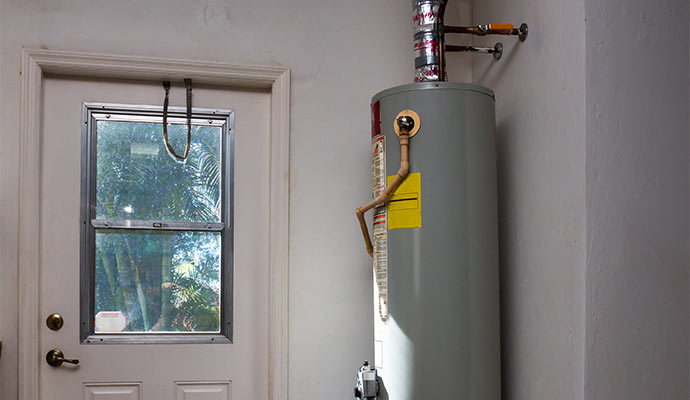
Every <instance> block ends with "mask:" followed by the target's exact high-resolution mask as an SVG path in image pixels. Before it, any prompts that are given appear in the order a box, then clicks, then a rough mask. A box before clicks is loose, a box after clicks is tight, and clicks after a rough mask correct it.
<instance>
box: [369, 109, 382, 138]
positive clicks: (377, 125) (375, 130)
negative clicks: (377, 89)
mask: <svg viewBox="0 0 690 400" xmlns="http://www.w3.org/2000/svg"><path fill="white" fill-rule="evenodd" d="M380 134H381V102H380V101H377V102H376V103H374V104H372V105H371V137H374V136H377V135H380Z"/></svg>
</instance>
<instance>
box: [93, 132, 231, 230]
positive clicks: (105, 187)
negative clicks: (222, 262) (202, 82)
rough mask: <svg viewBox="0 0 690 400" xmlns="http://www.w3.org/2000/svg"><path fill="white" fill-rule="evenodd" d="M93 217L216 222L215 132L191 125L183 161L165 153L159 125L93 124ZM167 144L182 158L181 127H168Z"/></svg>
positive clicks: (217, 140)
mask: <svg viewBox="0 0 690 400" xmlns="http://www.w3.org/2000/svg"><path fill="white" fill-rule="evenodd" d="M96 129H97V141H96V143H97V150H96V155H97V165H96V218H98V219H113V220H163V221H200V222H219V221H220V215H221V207H220V197H221V196H220V192H221V181H220V167H221V162H220V160H221V131H222V129H221V127H218V126H198V125H196V126H193V127H192V142H191V148H190V152H189V158H188V159H187V161H186V162H185V163H184V164H181V163H179V162H177V161H175V160H174V159H172V157H170V156H169V155H168V154H167V149H166V147H165V144H164V142H163V140H162V129H163V127H162V124H157V123H146V122H129V121H107V120H100V121H97V122H96ZM168 137H169V138H170V144H171V145H172V146H173V148H174V149H176V150H177V152H178V153H179V154H183V153H184V148H185V145H186V142H187V126H186V125H180V124H170V125H169V127H168Z"/></svg>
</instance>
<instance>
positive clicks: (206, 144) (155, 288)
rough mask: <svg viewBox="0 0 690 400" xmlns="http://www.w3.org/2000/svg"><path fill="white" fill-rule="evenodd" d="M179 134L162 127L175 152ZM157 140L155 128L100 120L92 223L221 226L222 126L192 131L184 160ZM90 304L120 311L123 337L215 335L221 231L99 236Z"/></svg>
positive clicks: (177, 128) (182, 135)
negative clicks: (133, 334)
mask: <svg viewBox="0 0 690 400" xmlns="http://www.w3.org/2000/svg"><path fill="white" fill-rule="evenodd" d="M186 136H187V135H186V126H182V125H171V126H170V127H169V137H170V139H171V144H172V145H173V147H175V148H176V149H183V148H184V145H185V141H186ZM162 137H163V136H162V126H161V125H160V124H153V123H134V122H121V121H99V122H98V126H97V163H96V167H97V174H96V175H97V179H96V216H97V218H99V219H118V220H155V221H186V222H191V221H203V222H218V221H220V212H221V190H222V186H221V165H222V163H221V147H220V146H221V129H220V128H218V127H211V126H195V127H193V130H192V146H191V149H190V156H189V158H188V159H187V161H186V162H185V163H184V164H181V163H179V162H177V161H175V160H174V159H172V157H170V156H169V155H168V154H167V151H166V149H165V145H164V143H163V138H162ZM178 152H181V151H178ZM95 303H96V304H95V305H96V307H95V308H96V312H98V311H113V310H120V311H123V312H125V314H126V315H127V319H128V324H127V328H126V330H127V331H135V332H144V331H218V330H219V327H220V234H219V233H212V232H150V231H126V230H119V231H112V230H108V231H97V234H96V293H95Z"/></svg>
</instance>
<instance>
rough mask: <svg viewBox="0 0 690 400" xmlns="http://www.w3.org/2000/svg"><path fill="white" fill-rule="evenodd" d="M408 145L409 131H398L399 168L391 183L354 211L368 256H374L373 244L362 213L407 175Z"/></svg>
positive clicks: (408, 168) (383, 201)
mask: <svg viewBox="0 0 690 400" xmlns="http://www.w3.org/2000/svg"><path fill="white" fill-rule="evenodd" d="M409 145H410V136H409V131H404V132H402V131H401V132H400V169H398V172H397V173H396V174H395V177H393V180H392V181H391V183H390V184H389V185H388V187H387V188H386V189H385V190H384V191H383V192H381V194H380V195H378V197H376V198H375V199H374V200H372V201H370V202H369V203H367V204H365V205H363V206H361V207H359V208H357V210H356V211H355V215H357V219H358V220H359V227H360V229H361V230H362V236H363V237H364V244H365V245H366V248H367V253H368V254H369V256H371V257H373V256H374V245H373V244H372V243H371V237H370V235H369V228H368V227H367V223H366V220H365V219H364V213H366V212H367V211H369V210H371V209H372V208H374V207H376V206H379V205H381V204H384V203H385V202H386V201H387V200H388V196H390V194H391V193H393V192H394V191H395V189H397V188H398V186H400V184H401V183H402V181H403V180H404V179H405V177H406V176H407V174H408V172H410V161H409V158H408V148H409Z"/></svg>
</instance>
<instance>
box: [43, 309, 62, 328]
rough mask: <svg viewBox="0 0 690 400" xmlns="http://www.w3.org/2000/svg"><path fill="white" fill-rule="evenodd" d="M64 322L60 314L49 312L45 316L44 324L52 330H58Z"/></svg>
mask: <svg viewBox="0 0 690 400" xmlns="http://www.w3.org/2000/svg"><path fill="white" fill-rule="evenodd" d="M64 324H65V320H64V319H62V315H60V314H57V313H55V314H50V315H49V316H48V318H46V325H47V326H48V329H50V330H53V331H59V330H60V328H62V325H64Z"/></svg>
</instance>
